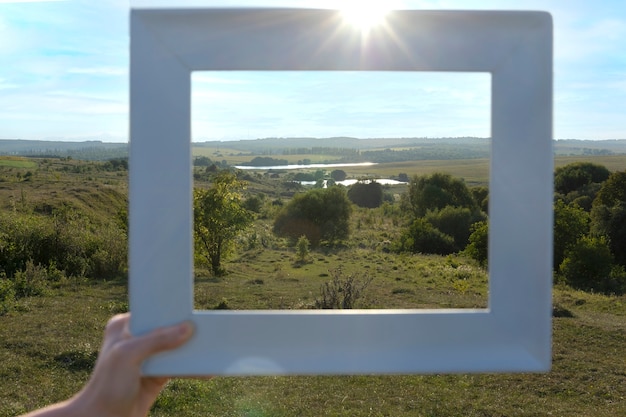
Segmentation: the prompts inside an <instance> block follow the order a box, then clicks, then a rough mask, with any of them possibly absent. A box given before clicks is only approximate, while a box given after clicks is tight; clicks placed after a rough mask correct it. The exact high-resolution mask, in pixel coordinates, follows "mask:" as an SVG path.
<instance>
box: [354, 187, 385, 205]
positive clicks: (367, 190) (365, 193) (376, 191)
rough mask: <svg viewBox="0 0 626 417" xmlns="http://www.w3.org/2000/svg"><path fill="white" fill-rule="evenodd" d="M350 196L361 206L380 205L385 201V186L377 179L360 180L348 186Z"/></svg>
mask: <svg viewBox="0 0 626 417" xmlns="http://www.w3.org/2000/svg"><path fill="white" fill-rule="evenodd" d="M348 198H349V199H350V201H352V202H353V203H354V204H356V205H357V206H359V207H367V208H376V207H379V206H380V205H381V204H382V203H383V186H382V185H381V184H380V183H378V182H376V181H371V182H369V183H365V182H361V181H359V182H357V183H355V184H353V185H352V186H350V188H348Z"/></svg>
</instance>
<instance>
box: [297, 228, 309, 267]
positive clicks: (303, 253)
mask: <svg viewBox="0 0 626 417" xmlns="http://www.w3.org/2000/svg"><path fill="white" fill-rule="evenodd" d="M309 245H310V244H309V239H307V238H306V236H304V235H302V236H300V239H298V242H296V256H297V257H298V261H300V262H304V261H306V258H307V257H308V256H309Z"/></svg>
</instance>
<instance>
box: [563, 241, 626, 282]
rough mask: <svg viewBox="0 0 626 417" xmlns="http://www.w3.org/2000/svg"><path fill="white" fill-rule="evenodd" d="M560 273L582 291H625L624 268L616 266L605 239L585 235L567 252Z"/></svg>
mask: <svg viewBox="0 0 626 417" xmlns="http://www.w3.org/2000/svg"><path fill="white" fill-rule="evenodd" d="M559 270H560V273H561V275H562V276H563V277H564V278H565V282H566V283H567V284H569V285H571V286H572V287H574V288H577V289H580V290H584V291H596V292H602V293H605V294H611V293H617V294H621V293H623V291H624V286H625V282H624V281H625V277H624V273H623V269H620V268H615V267H614V266H613V256H612V255H611V251H610V249H609V245H608V243H607V241H606V239H605V238H604V237H590V236H583V237H582V238H581V239H579V240H578V241H577V242H576V244H574V245H573V246H572V247H571V248H570V249H569V250H567V252H566V256H565V259H564V260H563V262H562V263H561V265H560V268H559Z"/></svg>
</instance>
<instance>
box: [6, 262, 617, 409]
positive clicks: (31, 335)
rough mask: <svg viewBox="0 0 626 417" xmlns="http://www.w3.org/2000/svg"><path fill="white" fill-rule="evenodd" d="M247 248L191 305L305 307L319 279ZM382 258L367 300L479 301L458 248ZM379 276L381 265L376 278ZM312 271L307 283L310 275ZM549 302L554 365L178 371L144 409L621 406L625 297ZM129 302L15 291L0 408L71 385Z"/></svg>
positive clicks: (118, 295) (108, 292)
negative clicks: (270, 274) (384, 371)
mask: <svg viewBox="0 0 626 417" xmlns="http://www.w3.org/2000/svg"><path fill="white" fill-rule="evenodd" d="M252 255H253V256H251V257H250V254H249V253H245V254H242V256H239V257H237V258H235V259H232V260H231V262H229V263H228V264H227V268H228V269H229V270H232V271H233V272H232V274H230V275H228V276H227V277H226V278H224V279H223V280H222V281H220V282H210V280H208V279H202V278H199V279H198V283H197V284H196V287H197V288H196V303H197V306H198V307H203V308H214V307H215V305H216V303H217V301H218V298H219V299H220V300H223V299H226V300H227V301H226V302H227V304H228V305H229V306H230V307H232V308H265V307H268V308H281V307H282V308H294V307H298V308H307V306H308V304H309V303H310V301H311V300H312V299H313V298H315V297H316V290H315V287H316V285H315V283H316V281H317V280H316V277H315V276H314V275H313V274H311V275H310V276H308V274H307V273H306V272H304V271H305V270H304V267H302V266H294V264H293V263H292V261H291V256H292V255H291V254H289V253H276V252H273V251H269V253H267V254H261V253H254V254H252ZM283 255H287V258H288V259H285V262H284V263H283V265H282V267H281V269H280V271H281V273H280V274H278V276H276V277H275V279H274V280H273V281H272V280H269V279H267V281H266V280H265V279H264V280H263V282H262V283H260V282H258V281H257V282H254V280H253V279H252V278H251V276H249V275H247V274H246V275H243V276H242V275H240V274H242V271H241V268H242V267H241V264H242V263H244V264H246V268H254V267H255V265H258V267H259V268H262V264H263V262H264V261H265V262H270V263H271V261H272V260H274V259H279V258H284V256H283ZM314 255H315V260H313V261H312V263H313V264H317V263H321V264H323V265H327V264H325V260H326V255H323V254H318V253H315V254H314ZM345 255H346V256H347V255H350V253H346V254H345ZM250 258H252V259H250ZM384 261H385V266H388V267H389V268H390V269H391V270H394V269H393V268H394V267H396V266H397V267H398V268H400V267H401V266H402V267H406V268H407V271H405V272H404V273H403V274H402V275H403V276H404V278H403V279H401V280H396V278H397V277H395V278H394V277H393V276H390V277H388V279H389V280H390V282H391V286H387V287H386V286H382V285H372V286H371V287H368V289H367V291H366V293H365V296H364V299H363V306H366V307H372V308H373V307H375V306H376V305H385V306H389V307H391V306H398V307H399V306H413V307H418V308H419V307H432V306H449V305H450V303H451V301H452V304H455V305H466V306H475V305H476V304H477V303H478V304H480V303H482V302H484V297H483V295H484V291H485V278H484V274H482V273H480V271H476V270H474V275H471V274H470V276H467V275H465V274H466V272H467V271H468V266H465V265H466V263H465V262H464V260H463V259H461V258H453V259H451V258H448V257H434V256H428V257H423V256H419V255H417V256H411V257H408V258H407V257H405V258H395V257H392V256H390V255H389V256H388V257H387V258H386V259H384ZM355 262H356V261H355ZM375 263H376V262H375ZM453 265H456V268H454V267H453ZM469 265H470V267H471V268H475V267H472V266H471V263H469ZM365 266H366V265H363V267H365ZM310 268H311V269H312V268H313V265H311V267H310ZM321 269H323V267H321ZM364 269H371V266H370V268H364ZM460 274H464V275H463V276H464V277H465V278H464V279H462V278H459V277H460V276H461V275H460ZM382 276H386V274H382V275H380V276H378V278H376V279H378V280H381V279H382V278H381V277H382ZM309 279H311V280H312V281H313V282H311V283H309V282H306V281H307V280H309ZM460 279H462V280H463V281H465V280H467V281H469V284H470V285H469V288H455V286H454V282H458V281H459V280H460ZM373 282H375V281H373ZM220 283H221V284H226V285H223V287H224V288H227V289H223V290H221V291H230V293H228V294H224V293H221V294H220V293H219V291H216V294H214V293H213V291H212V290H211V289H212V287H211V285H218V284H220ZM300 285H303V286H309V285H310V286H311V295H309V298H306V297H302V295H301V293H300V290H299V289H298V290H297V291H296V290H294V288H296V287H300ZM266 286H267V287H269V288H265V287H266ZM198 287H200V290H199V289H198ZM398 289H402V291H398ZM216 297H217V298H216ZM220 297H221V298H220ZM453 300H454V301H453ZM554 300H555V306H557V307H558V308H557V311H558V315H559V316H561V317H557V318H555V319H554V323H553V329H554V343H553V369H552V371H551V372H549V373H547V374H501V375H493V374H488V375H466V374H463V375H395V376H394V375H389V376H332V377H331V376H308V377H298V376H294V377H253V378H230V377H229V378H225V377H222V378H215V379H213V380H210V381H200V380H187V379H178V380H174V381H172V382H171V383H170V384H169V385H168V387H167V388H166V389H165V391H164V392H163V394H162V396H161V397H160V398H159V400H158V401H157V403H156V405H155V407H154V410H153V413H152V415H154V416H171V415H176V416H200V415H202V416H322V415H323V416H407V417H408V416H456V415H463V416H548V415H554V416H600V417H602V416H607V417H608V416H611V417H613V416H619V415H626V363H625V361H624V356H623V353H624V351H623V349H624V346H625V345H626V297H621V298H617V297H607V296H601V295H594V294H587V293H582V292H578V291H573V290H571V289H568V288H560V287H559V288H556V289H555V291H554ZM125 309H126V287H125V285H124V283H123V282H99V283H92V284H89V285H87V284H75V283H71V282H68V283H64V284H62V285H58V286H57V287H56V288H53V289H51V290H50V293H49V295H47V296H45V297H33V298H26V299H22V300H21V302H20V303H19V306H18V309H17V310H16V311H13V312H11V313H9V314H8V315H5V316H2V317H0V377H1V379H0V381H1V382H0V416H13V415H16V414H19V413H22V412H25V411H27V410H30V409H33V408H35V407H40V406H43V405H45V404H48V403H51V402H54V401H58V400H61V399H63V398H66V397H68V396H70V395H71V394H72V393H73V392H75V391H76V390H78V389H79V387H80V386H81V385H82V384H83V383H84V382H85V381H86V379H87V377H88V374H89V371H90V369H91V367H92V366H93V363H94V360H95V357H96V355H97V349H98V346H99V343H100V338H101V333H102V330H103V328H104V325H105V323H106V321H107V319H108V317H109V316H110V315H112V314H115V313H117V312H121V311H124V310H125ZM570 316H571V317H570ZM407 330H408V331H409V330H410V329H407ZM208 354H210V353H208Z"/></svg>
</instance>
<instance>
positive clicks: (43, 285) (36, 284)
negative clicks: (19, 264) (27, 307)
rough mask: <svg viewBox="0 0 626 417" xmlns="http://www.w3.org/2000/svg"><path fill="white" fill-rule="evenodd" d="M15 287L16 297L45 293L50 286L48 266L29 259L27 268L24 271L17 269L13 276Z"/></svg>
mask: <svg viewBox="0 0 626 417" xmlns="http://www.w3.org/2000/svg"><path fill="white" fill-rule="evenodd" d="M13 288H14V289H15V297H16V298H22V297H33V296H38V295H44V294H45V293H46V290H47V288H48V273H47V271H46V268H44V267H43V266H41V265H35V264H34V263H33V261H28V262H27V263H26V268H24V270H23V271H17V272H16V273H15V275H14V276H13Z"/></svg>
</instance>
